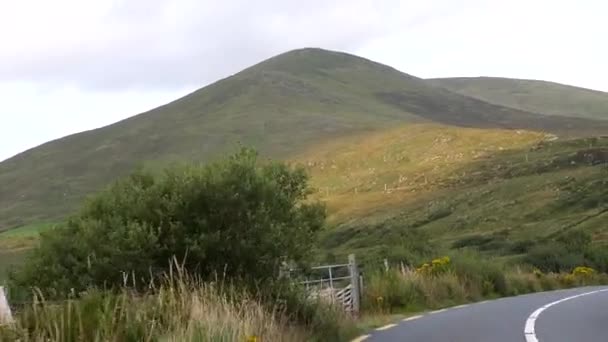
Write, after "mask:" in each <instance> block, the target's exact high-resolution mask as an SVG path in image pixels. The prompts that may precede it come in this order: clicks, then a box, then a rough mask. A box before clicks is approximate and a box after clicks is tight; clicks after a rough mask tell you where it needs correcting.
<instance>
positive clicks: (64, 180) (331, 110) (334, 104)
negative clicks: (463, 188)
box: [0, 48, 608, 230]
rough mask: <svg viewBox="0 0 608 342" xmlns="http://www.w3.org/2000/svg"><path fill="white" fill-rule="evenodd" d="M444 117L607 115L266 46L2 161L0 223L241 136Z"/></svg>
mask: <svg viewBox="0 0 608 342" xmlns="http://www.w3.org/2000/svg"><path fill="white" fill-rule="evenodd" d="M432 122H434V123H441V124H446V125H452V126H462V127H478V128H506V129H530V130H537V131H542V132H549V133H553V134H558V135H564V136H582V135H593V134H604V133H606V132H608V122H604V121H592V120H587V119H580V118H568V117H554V118H551V119H548V118H547V117H546V116H543V115H538V114H532V113H529V112H526V111H523V110H520V109H514V108H509V107H504V106H499V105H495V104H490V103H487V102H484V101H481V100H479V99H475V98H472V97H468V96H465V95H462V94H458V93H455V92H452V91H450V90H447V89H444V88H442V87H437V86H436V85H433V84H431V83H429V82H427V81H425V80H423V79H420V78H417V77H414V76H412V75H408V74H405V73H402V72H400V71H397V70H395V69H393V68H391V67H388V66H386V65H382V64H379V63H375V62H373V61H370V60H367V59H364V58H361V57H357V56H353V55H349V54H346V53H341V52H333V51H326V50H322V49H312V48H309V49H300V50H294V51H291V52H287V53H284V54H281V55H278V56H276V57H273V58H270V59H268V60H266V61H263V62H261V63H259V64H257V65H254V66H252V67H250V68H247V69H245V70H243V71H242V72H240V73H237V74H235V75H233V76H231V77H228V78H225V79H223V80H220V81H218V82H215V83H213V84H211V85H209V86H207V87H204V88H202V89H200V90H197V91H195V92H193V93H191V94H189V95H187V96H185V97H183V98H180V99H178V100H176V101H173V102H171V103H169V104H167V105H164V106H161V107H159V108H156V109H153V110H151V111H148V112H145V113H142V114H139V115H136V116H134V117H131V118H129V119H126V120H123V121H120V122H117V123H115V124H112V125H109V126H106V127H102V128H99V129H96V130H92V131H87V132H83V133H78V134H74V135H71V136H68V137H65V138H62V139H58V140H55V141H52V142H49V143H46V144H44V145H41V146H39V147H36V148H34V149H31V150H28V151H26V152H24V153H21V154H19V155H17V156H15V157H13V158H11V159H8V160H6V161H4V162H2V163H0V185H1V186H0V230H6V229H9V228H11V227H16V226H20V225H23V224H25V223H28V222H34V221H45V220H54V219H58V218H61V217H64V216H65V215H66V214H68V213H70V212H71V211H72V210H74V208H76V207H77V205H78V204H79V203H80V202H81V201H82V200H83V199H84V198H85V196H86V195H87V194H89V193H92V192H94V191H96V190H98V189H100V188H101V187H104V186H105V185H107V184H108V183H109V182H111V181H112V180H114V179H116V178H118V177H120V176H123V175H125V174H127V173H129V172H131V171H132V170H133V169H134V168H136V167H137V166H140V165H144V166H147V167H157V166H160V165H163V164H166V163H171V162H176V161H184V160H190V161H192V160H194V161H207V160H210V159H213V158H216V157H217V156H219V155H222V154H223V153H226V152H227V151H230V150H233V149H234V148H235V146H236V144H237V143H241V144H245V145H248V146H253V147H255V148H257V149H258V150H259V151H260V152H261V153H262V154H263V155H265V156H271V157H276V158H288V157H290V156H292V155H294V154H296V153H298V152H300V151H303V150H305V149H306V148H309V147H311V146H314V145H315V144H318V143H320V142H323V141H328V140H332V139H336V138H337V137H342V136H349V135H355V134H363V133H365V132H372V131H381V130H384V129H387V128H390V127H394V126H395V125H408V124H412V123H432Z"/></svg>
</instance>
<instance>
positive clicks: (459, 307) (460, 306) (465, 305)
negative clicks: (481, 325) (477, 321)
mask: <svg viewBox="0 0 608 342" xmlns="http://www.w3.org/2000/svg"><path fill="white" fill-rule="evenodd" d="M467 306H469V304H462V305H458V306H455V307H453V308H452V309H462V308H466V307H467Z"/></svg>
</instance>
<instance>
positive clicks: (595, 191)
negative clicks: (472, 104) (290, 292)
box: [300, 126, 608, 257]
mask: <svg viewBox="0 0 608 342" xmlns="http://www.w3.org/2000/svg"><path fill="white" fill-rule="evenodd" d="M543 139H544V138H543V135H538V134H535V133H526V132H521V133H517V132H512V131H489V130H476V129H469V130H463V129H455V128H450V127H444V128H438V127H432V126H419V127H406V128H403V129H396V130H394V131H392V132H391V133H385V134H378V135H377V136H373V137H364V138H361V139H359V140H356V139H355V140H354V141H353V140H352V139H349V140H348V141H345V142H344V144H342V143H339V142H334V143H332V144H330V145H328V146H325V147H323V146H320V147H319V148H317V149H315V150H313V151H311V152H310V154H306V155H304V156H302V158H301V159H300V161H301V162H303V163H305V164H306V165H308V168H309V171H310V172H311V173H312V175H313V184H314V185H315V186H316V187H317V188H318V190H319V191H318V192H317V194H316V196H317V197H318V198H319V199H321V200H324V201H326V203H327V204H328V207H329V209H330V222H331V224H332V225H333V229H330V230H328V231H326V232H325V233H324V236H323V238H322V243H321V246H322V249H325V250H329V251H331V252H332V253H334V254H335V255H342V254H347V253H351V252H357V253H359V254H362V255H379V256H386V255H387V253H388V254H390V253H393V252H394V251H395V250H399V249H400V247H399V246H400V245H401V244H403V239H408V237H407V236H409V235H408V234H410V232H412V231H416V232H420V233H423V234H425V235H426V236H428V237H429V238H430V240H431V242H433V243H435V244H436V245H437V246H438V248H447V249H449V248H459V247H472V248H475V249H478V250H481V251H482V252H485V253H490V254H494V255H500V256H503V257H509V256H512V255H517V254H520V253H524V252H525V250H526V248H527V247H530V245H532V244H534V243H538V242H542V241H544V240H548V239H551V238H552V237H554V236H556V235H558V234H561V233H564V232H566V231H568V230H577V229H581V230H585V231H587V232H589V233H591V234H592V236H593V239H594V243H595V244H605V243H607V242H608V227H606V226H605V225H604V224H603V222H604V221H605V219H606V217H608V216H607V215H608V190H607V189H608V186H607V185H608V184H607V182H608V180H607V179H608V178H607V177H606V176H607V175H608V168H607V167H606V165H607V164H606V163H607V162H608V139H606V138H604V139H600V138H589V139H577V140H557V141H543ZM511 148H512V149H511ZM589 151H591V152H593V153H596V154H597V155H596V157H597V158H599V159H598V160H596V162H599V164H596V165H592V163H589V162H588V161H586V160H585V157H584V154H585V153H591V152H589ZM594 151H595V152H594ZM385 184H386V188H387V191H385V190H384V186H385ZM355 189H357V191H355Z"/></svg>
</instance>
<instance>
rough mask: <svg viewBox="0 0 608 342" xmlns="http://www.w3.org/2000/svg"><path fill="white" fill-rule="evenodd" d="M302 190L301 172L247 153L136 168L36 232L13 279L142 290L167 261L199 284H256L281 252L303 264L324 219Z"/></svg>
mask: <svg viewBox="0 0 608 342" xmlns="http://www.w3.org/2000/svg"><path fill="white" fill-rule="evenodd" d="M308 193H309V188H308V178H307V175H306V174H305V172H304V171H303V170H302V169H299V168H291V167H289V166H287V165H285V164H281V163H275V162H264V163H260V162H259V160H258V158H257V154H256V153H255V152H253V151H251V150H248V149H243V150H241V151H240V152H239V153H237V154H235V155H234V156H231V157H229V158H227V159H226V160H223V161H220V162H216V163H213V164H209V165H207V166H180V167H173V168H170V169H168V170H166V171H165V172H163V173H161V174H155V173H151V172H145V171H138V172H136V173H134V174H132V175H131V176H129V177H127V178H125V179H122V180H120V181H118V182H116V183H115V184H114V185H112V186H111V187H110V188H108V189H107V190H105V191H103V192H101V193H100V194H98V195H97V196H96V197H94V198H92V199H91V200H90V201H88V203H87V204H86V205H85V206H84V208H83V209H82V210H81V212H80V213H79V214H78V215H76V216H74V217H73V218H71V219H70V220H68V222H67V223H66V224H65V225H64V226H62V227H59V228H57V229H55V230H53V231H51V232H49V233H47V234H43V236H42V238H41V242H40V247H39V248H38V249H37V250H36V251H35V252H34V253H33V255H32V256H31V258H30V259H29V260H28V262H27V263H26V265H25V266H24V267H23V268H22V269H21V270H19V271H18V272H16V273H13V275H12V281H13V285H17V287H21V288H23V287H32V286H35V287H38V288H40V289H41V290H42V291H43V292H44V293H45V294H47V295H51V296H64V295H66V294H68V292H72V291H76V292H78V291H82V290H84V289H86V288H89V287H110V288H111V287H115V286H118V285H123V282H124V281H125V280H126V281H127V282H129V285H131V284H132V283H134V284H135V286H138V287H143V286H147V285H148V284H149V282H150V281H151V280H153V279H155V278H156V277H157V276H158V275H160V274H163V273H165V272H166V271H167V270H168V267H169V265H170V263H171V260H173V259H174V258H175V260H178V261H179V262H180V264H182V263H183V265H182V267H183V269H185V270H187V271H188V272H189V273H191V274H195V275H197V276H199V277H200V278H201V279H203V280H214V279H217V278H218V277H219V278H221V279H238V280H239V281H244V282H246V283H249V284H254V283H258V282H262V281H265V280H267V279H269V278H272V277H274V276H276V274H277V273H276V272H277V270H278V267H279V263H280V261H281V260H284V258H286V259H289V260H291V261H294V262H296V263H303V262H305V261H306V260H307V256H308V254H309V251H310V249H311V247H312V245H313V243H314V239H315V235H316V234H315V233H316V232H317V231H318V230H319V229H321V227H322V225H323V223H324V219H325V209H324V207H323V206H322V205H320V204H318V203H310V202H309V201H306V197H307V195H308Z"/></svg>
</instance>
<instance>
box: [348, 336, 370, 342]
mask: <svg viewBox="0 0 608 342" xmlns="http://www.w3.org/2000/svg"><path fill="white" fill-rule="evenodd" d="M368 337H369V335H363V336H359V337H357V338H356V339H354V340H352V341H350V342H362V341H365V340H367V338H368Z"/></svg>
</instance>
